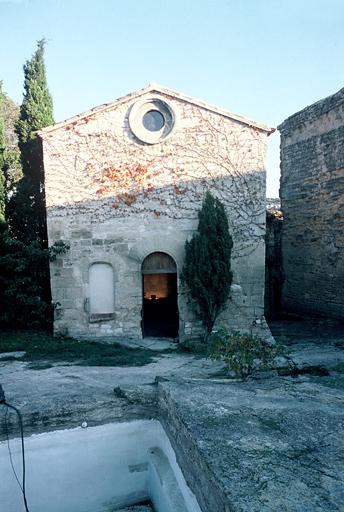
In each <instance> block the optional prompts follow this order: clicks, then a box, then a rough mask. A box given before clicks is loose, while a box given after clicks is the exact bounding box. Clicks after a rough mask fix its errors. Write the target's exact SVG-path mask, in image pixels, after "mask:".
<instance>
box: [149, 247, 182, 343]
mask: <svg viewBox="0 0 344 512" xmlns="http://www.w3.org/2000/svg"><path fill="white" fill-rule="evenodd" d="M142 295H143V297H142V303H143V308H142V334H143V336H144V337H148V336H152V337H159V338H160V337H161V338H176V337H177V336H178V327H179V318H178V297H177V267H176V264H175V262H174V260H173V259H172V258H171V256H169V255H168V254H165V253H163V252H154V253H152V254H150V255H149V256H147V258H146V259H145V260H144V262H143V264H142Z"/></svg>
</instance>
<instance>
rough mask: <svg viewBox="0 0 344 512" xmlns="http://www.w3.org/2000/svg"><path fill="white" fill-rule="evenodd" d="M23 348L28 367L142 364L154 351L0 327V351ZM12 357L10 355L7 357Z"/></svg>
mask: <svg viewBox="0 0 344 512" xmlns="http://www.w3.org/2000/svg"><path fill="white" fill-rule="evenodd" d="M22 350H25V352H26V354H25V356H23V357H21V358H18V360H20V361H26V362H29V363H30V365H29V368H31V369H43V367H44V368H48V367H49V366H48V365H51V363H62V364H63V363H66V364H68V363H69V364H71V363H72V364H75V365H78V366H143V365H145V364H148V363H151V362H152V361H153V357H156V356H157V355H158V354H157V352H155V351H153V350H149V349H139V348H137V349H134V348H128V347H123V346H121V345H119V344H113V345H104V344H101V343H95V342H90V341H77V340H74V339H72V338H54V337H53V335H52V334H50V333H48V332H37V331H33V332H32V331H2V332H0V352H14V351H22ZM11 360H13V358H11Z"/></svg>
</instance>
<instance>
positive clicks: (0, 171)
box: [0, 82, 6, 224]
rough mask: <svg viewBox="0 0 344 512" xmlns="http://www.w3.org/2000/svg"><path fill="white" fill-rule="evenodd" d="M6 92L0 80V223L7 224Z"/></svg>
mask: <svg viewBox="0 0 344 512" xmlns="http://www.w3.org/2000/svg"><path fill="white" fill-rule="evenodd" d="M3 101H4V93H3V92H2V82H0V224H5V208H6V180H5V149H6V141H5V120H4V117H3V114H2V111H3V109H2V104H3Z"/></svg>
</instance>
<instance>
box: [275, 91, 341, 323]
mask: <svg viewBox="0 0 344 512" xmlns="http://www.w3.org/2000/svg"><path fill="white" fill-rule="evenodd" d="M278 129H279V131H280V132H281V187H280V191H281V206H282V211H283V215H284V223H283V229H282V241H281V244H282V259H283V270H284V275H285V282H284V286H283V297H282V307H283V310H284V311H285V312H287V313H297V314H301V315H302V314H303V315H310V316H329V317H333V318H338V319H344V286H343V283H344V89H341V90H340V91H339V92H337V93H336V94H334V95H333V96H330V97H328V98H325V99H323V100H321V101H318V102H317V103H315V104H314V105H311V106H309V107H307V108H305V109H303V110H302V111H301V112H298V113H296V114H294V115H293V116H291V117H289V118H288V119H287V120H286V121H284V122H283V123H282V124H281V125H280V126H279V127H278Z"/></svg>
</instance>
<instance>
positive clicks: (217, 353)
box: [209, 328, 282, 379]
mask: <svg viewBox="0 0 344 512" xmlns="http://www.w3.org/2000/svg"><path fill="white" fill-rule="evenodd" d="M210 341H211V344H210V350H209V355H210V357H211V359H214V360H220V361H223V362H224V363H225V365H226V367H227V369H228V370H229V371H232V372H234V374H235V376H236V377H238V378H241V379H246V378H247V377H248V376H249V375H251V374H252V373H253V371H254V370H255V369H257V368H260V369H268V368H269V367H271V363H272V362H273V360H274V359H275V357H276V356H278V355H280V354H281V352H282V348H281V346H280V345H278V344H275V345H269V344H267V343H266V342H265V341H264V340H262V339H260V338H258V337H257V336H252V335H248V334H241V333H239V332H233V333H230V332H228V331H227V330H226V329H225V328H220V329H218V330H217V331H216V332H213V333H212V335H211V338H210Z"/></svg>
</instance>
